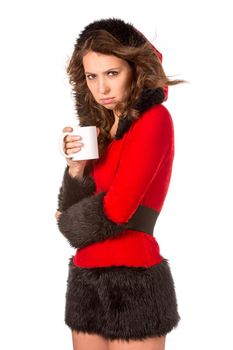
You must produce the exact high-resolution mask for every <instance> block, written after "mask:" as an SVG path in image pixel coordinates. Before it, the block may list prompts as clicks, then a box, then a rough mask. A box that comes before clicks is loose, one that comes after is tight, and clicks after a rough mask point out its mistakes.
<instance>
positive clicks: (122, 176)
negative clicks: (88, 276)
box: [73, 104, 174, 268]
mask: <svg viewBox="0 0 233 350" xmlns="http://www.w3.org/2000/svg"><path fill="white" fill-rule="evenodd" d="M173 158H174V130H173V122H172V118H171V115H170V113H169V111H168V110H167V109H166V107H165V106H163V105H161V104H159V105H155V106H153V107H151V108H150V109H148V110H147V111H146V112H144V113H143V114H142V115H141V116H140V118H139V119H138V120H136V121H134V122H133V123H132V125H131V127H130V129H129V130H128V131H127V132H126V133H125V134H124V136H123V137H122V138H121V139H119V140H116V139H113V140H112V142H111V143H110V144H109V145H108V147H107V149H106V150H105V152H104V154H103V155H102V156H101V158H100V159H99V160H98V161H97V162H96V163H95V166H94V168H93V170H92V172H91V176H92V177H93V179H94V181H95V183H96V194H97V193H99V192H101V191H105V192H106V195H105V196H104V198H103V208H104V213H105V215H106V216H107V218H109V219H110V220H111V221H113V222H114V223H116V224H122V223H125V222H128V220H129V219H130V218H131V217H132V215H133V214H134V212H135V211H136V209H137V207H138V206H139V205H144V206H147V207H150V208H152V209H154V210H155V211H157V212H160V211H161V209H162V206H163V203H164V200H165V197H166V194H167V191H168V186H169V182H170V178H171V171H172V163H173ZM162 259H163V257H162V256H161V255H160V249H159V245H158V243H157V241H156V238H155V237H153V236H151V235H150V234H147V233H145V232H140V231H136V230H128V229H127V230H123V231H122V232H121V233H120V234H118V235H117V236H116V237H110V238H108V239H106V240H104V241H100V242H95V243H92V244H90V245H88V246H86V247H83V248H79V249H77V251H76V254H75V256H74V258H73V263H74V264H75V265H76V266H79V267H88V268H90V267H107V266H141V267H149V266H152V265H155V264H158V263H160V262H161V261H162Z"/></svg>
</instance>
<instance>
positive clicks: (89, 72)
mask: <svg viewBox="0 0 233 350" xmlns="http://www.w3.org/2000/svg"><path fill="white" fill-rule="evenodd" d="M114 69H120V67H116V68H109V69H108V70H106V71H105V72H104V73H107V72H109V71H110V70H114ZM85 74H96V73H91V72H85Z"/></svg>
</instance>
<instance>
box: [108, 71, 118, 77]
mask: <svg viewBox="0 0 233 350" xmlns="http://www.w3.org/2000/svg"><path fill="white" fill-rule="evenodd" d="M108 75H109V76H110V77H113V76H114V75H118V72H117V71H114V70H111V71H110V72H108Z"/></svg>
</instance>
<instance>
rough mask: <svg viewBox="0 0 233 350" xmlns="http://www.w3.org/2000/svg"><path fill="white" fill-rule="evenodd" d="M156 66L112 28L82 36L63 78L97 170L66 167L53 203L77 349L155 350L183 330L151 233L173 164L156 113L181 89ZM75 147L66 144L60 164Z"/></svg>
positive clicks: (169, 131)
mask: <svg viewBox="0 0 233 350" xmlns="http://www.w3.org/2000/svg"><path fill="white" fill-rule="evenodd" d="M161 60H162V55H161V54H160V53H159V51H158V50H157V49H155V48H154V46H153V45H152V44H151V43H150V42H149V41H148V40H147V39H146V38H145V37H144V36H143V35H142V34H141V33H140V32H139V31H138V30H137V29H136V28H134V27H133V26H132V25H131V24H128V23H125V22H124V21H122V20H120V19H116V18H110V19H103V20H99V21H95V22H93V23H91V24H89V25H88V26H86V27H85V28H84V30H83V31H82V32H81V34H80V36H79V38H78V39H77V42H76V45H75V48H74V52H73V55H72V57H71V60H70V62H69V65H68V68H67V73H68V75H69V78H70V83H71V84H72V86H73V92H74V97H75V102H76V110H77V114H78V119H79V124H80V125H81V126H88V125H96V127H97V130H98V132H99V133H98V146H99V152H100V158H99V159H97V160H81V161H72V160H67V167H66V169H65V172H64V176H63V182H62V186H61V189H60V193H59V197H58V198H59V200H58V202H59V205H58V211H57V213H56V217H57V221H58V227H59V229H60V231H61V232H62V234H63V235H64V236H65V237H66V238H67V239H68V241H69V243H70V244H71V246H73V247H74V248H76V249H77V250H76V254H75V255H74V256H72V257H71V259H70V263H69V276H68V281H67V293H66V310H65V322H66V324H67V325H68V326H69V327H70V328H71V330H72V339H73V346H74V349H78V350H82V349H92V350H105V349H109V350H117V349H121V350H122V349H144V350H149V349H150V350H152V349H153V350H162V349H164V348H165V337H166V334H167V333H168V332H170V331H171V330H172V329H173V328H174V327H176V326H177V324H178V322H179V320H180V316H179V313H178V310H177V301H176V294H175V288H174V282H173V278H172V275H171V271H170V268H169V264H168V260H167V259H165V258H164V257H163V256H162V255H160V249H159V245H158V243H157V241H156V239H155V237H154V236H153V229H154V225H155V222H156V219H157V217H158V215H159V213H160V211H161V208H162V206H163V203H164V200H165V197H166V193H167V190H168V185H169V181H170V177H171V171H172V163H173V157H174V135H173V123H172V119H171V116H170V114H169V112H168V110H167V109H166V108H165V107H164V106H163V105H162V104H161V103H162V102H163V101H164V100H165V99H166V98H167V87H168V85H175V84H178V83H180V82H184V81H183V80H174V81H171V80H169V79H168V78H167V77H166V75H165V73H164V70H163V68H162V65H161ZM63 131H72V128H69V127H67V128H64V130H63ZM82 146H83V143H82V140H80V138H78V137H76V136H66V138H65V142H64V151H65V152H66V153H67V154H69V155H70V154H73V153H74V152H78V151H80V149H81V147H82Z"/></svg>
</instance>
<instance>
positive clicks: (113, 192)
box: [103, 105, 174, 224]
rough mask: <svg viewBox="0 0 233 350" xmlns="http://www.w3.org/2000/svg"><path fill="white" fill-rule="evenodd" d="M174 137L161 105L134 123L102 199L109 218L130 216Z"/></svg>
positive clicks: (125, 219) (164, 108)
mask: <svg viewBox="0 0 233 350" xmlns="http://www.w3.org/2000/svg"><path fill="white" fill-rule="evenodd" d="M173 137H174V136H173V123H172V119H171V116H170V113H169V111H168V110H167V109H166V107H164V106H163V105H157V106H155V107H153V108H151V109H150V110H149V111H147V112H145V113H144V114H143V115H142V116H141V117H140V119H139V120H137V121H136V122H135V123H134V125H133V126H132V128H131V129H130V131H129V135H128V139H127V144H126V145H125V146H124V147H125V148H124V151H123V155H122V157H121V160H120V163H119V167H118V171H117V174H116V176H115V177H114V180H113V182H112V184H111V186H110V188H109V190H108V192H107V193H106V195H105V196H104V199H103V206H104V212H105V214H106V216H107V217H108V218H109V219H110V220H112V221H113V222H115V223H118V224H122V223H125V222H127V221H128V220H129V219H130V218H131V216H132V215H133V214H134V212H135V211H136V209H137V207H138V205H139V204H140V202H141V199H142V198H143V196H144V194H145V193H146V191H147V189H148V188H149V186H150V184H151V182H152V180H153V179H154V178H155V176H156V174H157V172H158V170H159V168H160V166H161V164H162V163H163V161H164V160H165V159H166V157H167V155H169V154H170V153H171V150H172V145H173Z"/></svg>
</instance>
